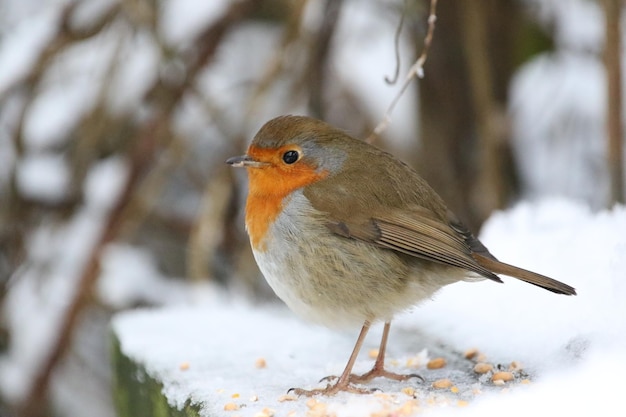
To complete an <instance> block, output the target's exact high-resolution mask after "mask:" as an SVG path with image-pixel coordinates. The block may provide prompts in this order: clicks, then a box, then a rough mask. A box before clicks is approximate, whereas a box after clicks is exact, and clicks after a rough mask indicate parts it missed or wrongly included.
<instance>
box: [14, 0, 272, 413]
mask: <svg viewBox="0 0 626 417" xmlns="http://www.w3.org/2000/svg"><path fill="white" fill-rule="evenodd" d="M261 3H262V2H260V1H258V0H247V1H239V2H234V3H232V4H231V5H230V7H229V8H228V10H226V12H225V13H224V14H223V15H222V17H221V18H220V19H218V20H217V21H216V22H215V23H213V24H212V25H211V26H209V27H208V28H207V29H206V30H205V31H204V32H202V33H201V34H200V35H199V36H198V37H197V38H196V39H195V40H194V47H195V49H194V51H195V52H196V53H195V54H188V55H187V57H188V59H187V62H186V63H187V66H186V70H187V71H186V77H185V78H184V79H183V80H182V81H181V82H180V83H176V82H174V83H172V82H167V81H164V80H159V81H157V83H156V85H155V86H154V87H153V89H152V93H153V94H156V95H155V97H156V98H158V99H159V100H157V101H155V103H156V104H157V107H156V108H155V110H154V112H153V114H152V115H151V117H150V118H149V120H148V121H146V122H145V123H144V124H143V125H142V128H141V129H140V130H139V131H138V132H137V133H136V135H135V137H134V138H133V139H132V140H131V142H130V143H132V144H133V145H131V151H130V156H129V168H130V172H129V175H128V177H127V180H126V183H125V186H124V189H123V191H122V192H121V194H120V196H119V198H118V200H117V202H116V204H115V206H114V207H113V208H112V210H111V212H110V214H109V217H108V219H107V221H106V222H105V224H104V228H103V231H102V234H101V235H100V237H99V238H98V240H97V242H96V243H95V245H94V248H93V250H92V252H91V254H90V256H89V258H88V260H87V262H86V265H85V267H84V269H83V271H82V274H81V277H80V280H79V284H78V288H77V290H76V293H75V296H74V298H73V299H72V300H71V301H70V303H69V307H68V309H67V310H66V312H65V316H64V318H63V320H62V324H61V327H60V330H59V332H58V339H57V340H56V343H54V345H53V347H52V349H51V350H50V352H49V354H48V357H47V358H46V359H45V361H44V364H43V366H42V367H41V369H40V370H39V373H38V374H37V375H36V377H35V379H34V382H33V384H32V387H31V390H30V392H29V394H28V395H27V397H26V398H25V400H24V402H23V404H22V407H21V409H20V410H19V415H20V416H22V417H36V416H41V415H43V414H44V410H45V407H46V403H47V401H46V397H47V391H48V385H49V381H50V377H51V375H52V372H53V370H54V369H55V367H56V365H57V364H58V363H59V360H60V359H61V358H62V357H63V356H64V354H65V352H66V351H67V350H68V348H69V346H70V344H71V339H72V335H73V333H74V329H75V328H76V324H77V322H78V319H79V317H80V314H81V312H82V311H83V309H84V308H85V306H86V305H87V302H88V300H89V298H90V297H91V294H92V290H93V287H94V284H95V282H96V280H97V277H98V275H99V272H100V263H99V260H100V255H101V253H102V251H103V249H104V247H105V246H106V245H107V244H108V243H109V242H112V241H113V240H114V239H115V238H116V237H117V236H118V235H119V234H120V232H121V230H122V227H123V225H124V223H125V221H126V220H127V219H126V216H127V213H128V210H129V207H130V205H131V204H132V202H133V201H134V194H135V193H136V190H137V187H138V186H139V183H140V181H141V180H142V178H143V177H144V176H145V173H146V172H147V171H148V169H149V168H150V166H151V164H152V163H153V160H154V157H155V155H156V152H157V150H158V149H159V146H160V145H162V144H163V143H164V142H165V141H167V140H168V139H169V138H170V137H171V135H170V128H169V124H170V122H171V116H172V114H173V112H174V110H175V109H176V107H177V104H178V103H179V101H180V99H181V98H182V97H183V96H184V94H185V93H186V91H187V90H188V88H189V87H191V86H193V83H194V82H195V78H196V75H197V74H198V72H199V71H200V70H201V69H202V68H203V67H204V66H205V65H207V63H208V62H209V61H210V60H211V58H212V57H213V56H214V55H215V52H216V50H217V48H218V46H219V45H220V42H221V41H222V39H223V38H224V36H225V35H226V33H227V32H228V31H229V30H230V29H231V28H232V27H233V26H234V25H235V24H236V23H238V22H239V21H241V20H242V19H243V18H245V17H246V16H247V15H249V14H250V13H251V12H252V11H253V10H254V9H255V8H256V7H258V6H259V4H261Z"/></svg>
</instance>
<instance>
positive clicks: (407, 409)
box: [397, 400, 418, 416]
mask: <svg viewBox="0 0 626 417" xmlns="http://www.w3.org/2000/svg"><path fill="white" fill-rule="evenodd" d="M417 406H418V404H417V401H415V400H409V401H406V402H405V403H404V404H402V405H401V406H400V408H398V410H397V412H398V414H400V415H401V416H409V415H411V414H413V411H414V410H415V409H416V408H417Z"/></svg>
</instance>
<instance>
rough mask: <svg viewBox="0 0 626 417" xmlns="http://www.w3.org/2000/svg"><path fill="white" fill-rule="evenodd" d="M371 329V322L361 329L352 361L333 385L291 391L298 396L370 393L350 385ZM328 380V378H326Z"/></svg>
mask: <svg viewBox="0 0 626 417" xmlns="http://www.w3.org/2000/svg"><path fill="white" fill-rule="evenodd" d="M369 329H370V322H369V321H366V322H365V323H364V324H363V327H362V328H361V333H359V338H358V339H357V340H356V344H355V345H354V349H353V350H352V354H351V355H350V359H348V363H347V364H346V368H345V369H344V370H343V373H342V374H341V376H340V377H339V379H338V380H337V382H335V383H334V384H333V385H331V384H328V386H326V388H318V389H314V390H305V389H302V388H291V389H290V390H289V391H290V392H293V393H294V394H296V395H306V396H311V395H316V394H323V395H333V394H336V393H338V392H339V391H348V392H355V393H358V394H364V393H368V392H370V391H369V390H366V389H362V388H357V387H354V386H352V385H351V384H350V382H351V380H352V377H353V376H354V375H352V374H351V372H352V368H353V367H354V362H356V358H357V356H358V355H359V351H360V350H361V346H363V341H364V340H365V336H366V335H367V332H368V330H369ZM325 379H326V378H325Z"/></svg>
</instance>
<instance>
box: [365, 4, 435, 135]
mask: <svg viewBox="0 0 626 417" xmlns="http://www.w3.org/2000/svg"><path fill="white" fill-rule="evenodd" d="M436 22H437V0H430V13H429V15H428V32H427V33H426V37H425V38H424V48H423V49H422V54H421V55H420V56H419V58H417V61H415V63H414V64H413V65H412V66H411V68H410V69H409V71H408V73H407V75H406V78H405V79H404V83H403V84H402V88H400V91H399V92H398V94H396V96H395V97H394V99H393V100H392V101H391V104H390V105H389V107H388V108H387V111H386V112H385V114H384V115H383V120H382V121H381V122H380V123H379V124H378V125H377V126H376V128H375V129H374V132H372V134H371V135H370V136H369V137H368V138H367V142H373V141H374V139H376V138H377V137H378V136H380V134H381V133H382V132H384V131H385V129H387V126H389V123H391V113H392V112H393V110H394V109H395V107H396V104H398V101H400V98H401V97H402V96H403V95H404V92H405V91H406V90H407V88H408V87H409V85H411V82H412V81H413V79H415V78H416V77H418V78H424V64H425V63H426V59H427V58H428V51H429V49H430V45H431V43H432V41H433V35H434V33H435V23H436Z"/></svg>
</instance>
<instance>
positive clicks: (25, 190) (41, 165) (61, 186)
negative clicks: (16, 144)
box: [16, 154, 70, 203]
mask: <svg viewBox="0 0 626 417" xmlns="http://www.w3.org/2000/svg"><path fill="white" fill-rule="evenodd" d="M16 181H17V187H18V189H19V190H20V193H21V194H22V195H23V196H24V197H27V198H30V199H35V200H39V201H44V202H52V203H54V202H57V201H63V199H64V198H65V197H66V193H67V190H68V186H69V184H70V170H69V167H68V165H67V162H66V161H65V160H64V158H63V157H62V156H59V155H56V154H43V155H28V156H26V157H24V158H23V159H22V160H21V162H20V164H19V165H18V166H17V170H16Z"/></svg>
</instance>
